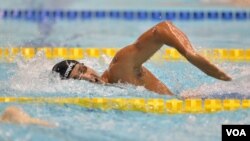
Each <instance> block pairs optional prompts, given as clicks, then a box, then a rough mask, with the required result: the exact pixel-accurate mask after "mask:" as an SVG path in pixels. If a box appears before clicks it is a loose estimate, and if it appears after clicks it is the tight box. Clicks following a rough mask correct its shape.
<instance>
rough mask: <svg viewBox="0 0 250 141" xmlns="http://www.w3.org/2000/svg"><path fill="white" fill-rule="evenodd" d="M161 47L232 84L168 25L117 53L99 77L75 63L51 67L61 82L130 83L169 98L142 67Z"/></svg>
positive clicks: (60, 63)
mask: <svg viewBox="0 0 250 141" xmlns="http://www.w3.org/2000/svg"><path fill="white" fill-rule="evenodd" d="M163 45H168V46H171V47H174V48H175V49H176V50H177V51H178V52H179V53H180V54H181V55H182V56H184V57H185V58H186V59H187V60H188V61H189V62H190V63H191V64H193V65H194V66H196V67H197V68H199V69H200V70H201V71H203V72H204V73H205V74H207V75H209V76H211V77H214V78H216V79H219V80H224V81H230V80H232V79H231V77H230V76H228V75H227V74H226V73H225V72H223V71H222V70H221V69H220V68H218V67H217V66H215V65H214V64H212V63H211V62H210V61H209V60H207V59H206V58H204V57H203V56H201V55H200V54H198V53H197V52H196V51H195V50H194V49H193V47H192V45H191V43H190V41H189V40H188V38H187V36H186V35H185V34H184V33H183V32H182V31H180V30H179V29H178V28H177V27H176V26H174V25H173V24H172V23H171V22H168V21H163V22H160V23H158V24H156V25H155V26H153V27H152V28H150V29H149V30H148V31H146V32H144V33H143V34H142V35H141V36H140V37H139V38H138V39H137V40H136V41H135V42H134V43H132V44H130V45H128V46H126V47H124V48H122V49H120V50H119V51H118V52H117V53H116V55H115V56H114V58H113V60H112V61H111V63H110V64H109V67H108V69H107V70H106V71H105V72H104V73H103V74H102V75H101V76H99V75H98V74H97V73H96V71H94V70H93V69H92V68H90V67H87V66H85V65H84V64H83V63H79V62H77V61H75V60H64V61H61V62H59V63H57V64H56V65H55V66H54V67H53V69H52V71H53V72H57V73H59V74H60V77H61V78H62V79H79V80H87V81H90V82H93V83H99V84H107V83H118V82H119V83H120V82H121V83H130V84H133V85H136V86H144V87H145V88H146V89H148V90H150V91H153V92H156V93H158V94H165V95H173V93H172V92H171V91H170V90H169V88H168V87H167V86H166V85H165V84H164V83H162V82H161V81H160V80H159V79H158V78H156V77H155V76H154V74H152V73H151V72H150V71H149V70H148V69H147V68H145V67H144V66H143V63H144V62H146V61H147V60H149V59H150V57H152V56H153V55H154V54H155V53H156V52H157V51H158V50H159V49H160V48H161V47H162V46H163Z"/></svg>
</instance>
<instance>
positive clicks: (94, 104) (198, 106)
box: [0, 97, 250, 114]
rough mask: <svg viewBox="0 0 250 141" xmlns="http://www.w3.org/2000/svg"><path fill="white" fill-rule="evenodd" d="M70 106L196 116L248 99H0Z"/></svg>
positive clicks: (245, 105) (248, 104)
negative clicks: (191, 114)
mask: <svg viewBox="0 0 250 141" xmlns="http://www.w3.org/2000/svg"><path fill="white" fill-rule="evenodd" d="M13 102H17V103H49V104H72V105H78V106H82V107H85V108H89V109H99V110H104V111H107V110H120V111H137V112H144V113H155V114H185V113H186V114H188V113H189V114H190V113H193V114H199V113H214V112H219V111H234V110H239V109H249V108H250V99H242V100H241V99H205V100H202V99H186V100H179V99H166V100H165V99H162V98H147V99H146V98H103V97H94V98H71V97H70V98H42V97H40V98H38V97H36V98H34V97H0V103H13Z"/></svg>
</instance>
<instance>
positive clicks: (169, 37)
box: [130, 21, 231, 81]
mask: <svg viewBox="0 0 250 141" xmlns="http://www.w3.org/2000/svg"><path fill="white" fill-rule="evenodd" d="M164 44H165V45H168V46H171V47H174V48H175V49H176V50H178V52H180V53H181V54H182V55H183V56H184V57H185V58H186V59H187V60H188V61H189V62H190V63H192V64H193V65H195V66H196V67H197V68H199V69H200V70H202V71H203V72H204V73H206V74H207V75H209V76H212V77H214V78H217V79H220V80H224V81H230V80H231V77H230V76H228V75H227V74H226V73H224V72H223V71H222V70H221V69H219V68H218V67H217V66H215V65H214V64H212V63H210V62H209V61H208V60H207V59H206V58H204V57H203V56H201V55H200V54H198V53H197V52H195V50H194V49H193V48H192V45H191V43H190V41H189V40H188V38H187V37H186V35H185V34H184V33H183V32H181V31H180V30H179V29H178V28H177V27H175V26H174V25H173V24H172V23H171V22H167V21H165V22H161V23H159V24H157V25H155V26H154V27H152V28H151V29H149V30H148V31H146V32H145V33H143V34H142V35H141V36H140V37H139V38H138V40H137V41H136V42H135V43H134V44H133V45H131V46H130V48H131V49H130V52H131V50H133V51H134V50H136V51H134V52H136V53H133V54H132V53H130V54H132V55H133V57H134V58H135V59H134V61H135V62H134V63H135V65H136V66H141V65H142V64H143V63H144V62H145V61H147V60H148V59H149V58H150V57H151V56H152V55H154V53H155V52H156V51H157V50H159V49H160V48H161V47H162V46H163V45H164Z"/></svg>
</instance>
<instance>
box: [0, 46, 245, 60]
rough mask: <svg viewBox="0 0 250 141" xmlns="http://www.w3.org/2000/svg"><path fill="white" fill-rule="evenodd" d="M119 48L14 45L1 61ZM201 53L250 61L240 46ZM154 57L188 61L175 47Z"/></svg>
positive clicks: (93, 54)
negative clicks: (41, 54)
mask: <svg viewBox="0 0 250 141" xmlns="http://www.w3.org/2000/svg"><path fill="white" fill-rule="evenodd" d="M118 50H119V48H66V47H39V48H32V47H22V48H18V47H13V48H0V62H13V60H15V57H16V56H17V55H21V56H22V57H23V58H24V59H27V60H29V59H32V58H34V57H35V55H36V54H37V52H39V51H41V52H43V53H44V55H45V57H46V58H47V59H58V58H62V59H75V60H80V59H83V58H84V57H90V58H100V57H101V56H103V55H105V56H108V57H111V58H112V57H114V55H115V54H116V52H117V51H118ZM198 52H199V53H200V54H202V55H203V56H205V57H206V58H208V59H209V60H212V61H229V62H250V49H248V48H247V49H240V48H230V49H225V48H223V49H222V48H213V49H203V50H200V51H198ZM153 58H158V59H165V60H166V61H186V59H185V58H184V57H183V56H181V54H180V53H179V52H178V51H177V50H176V49H173V48H167V49H165V51H164V53H159V52H157V53H156V54H155V55H154V56H153Z"/></svg>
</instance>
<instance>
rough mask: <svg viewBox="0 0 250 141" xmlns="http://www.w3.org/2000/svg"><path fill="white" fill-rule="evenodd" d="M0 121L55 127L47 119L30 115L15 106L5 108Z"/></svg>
mask: <svg viewBox="0 0 250 141" xmlns="http://www.w3.org/2000/svg"><path fill="white" fill-rule="evenodd" d="M0 122H7V123H16V124H33V125H41V126H46V127H54V125H53V124H51V123H49V122H47V121H44V120H41V119H38V118H33V117H30V116H29V115H28V114H27V113H25V112H24V111H23V110H22V109H20V108H18V107H15V106H10V107H7V108H6V109H5V111H4V113H3V114H2V115H1V116H0Z"/></svg>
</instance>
